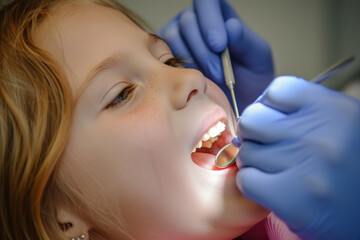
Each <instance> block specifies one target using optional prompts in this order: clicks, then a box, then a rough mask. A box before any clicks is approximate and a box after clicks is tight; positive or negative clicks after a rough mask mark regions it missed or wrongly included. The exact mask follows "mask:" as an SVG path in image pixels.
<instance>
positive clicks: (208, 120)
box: [192, 107, 228, 149]
mask: <svg viewBox="0 0 360 240" xmlns="http://www.w3.org/2000/svg"><path fill="white" fill-rule="evenodd" d="M219 121H221V122H223V123H224V124H225V125H226V127H228V125H227V116H226V113H225V111H224V110H223V109H222V108H220V107H217V108H216V109H215V110H214V111H212V112H210V113H209V114H207V115H206V117H205V118H204V120H203V121H202V122H201V124H200V128H199V129H198V131H197V132H196V135H195V138H194V141H193V143H192V147H193V148H192V149H194V148H195V146H196V144H197V143H198V142H199V141H200V140H201V139H202V137H203V136H204V134H205V133H207V131H208V130H209V129H210V128H211V127H213V126H215V124H217V123H218V122H219Z"/></svg>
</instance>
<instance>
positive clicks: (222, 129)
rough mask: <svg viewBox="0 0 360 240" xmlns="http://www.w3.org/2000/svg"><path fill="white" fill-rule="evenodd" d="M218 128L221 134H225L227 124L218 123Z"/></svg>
mask: <svg viewBox="0 0 360 240" xmlns="http://www.w3.org/2000/svg"><path fill="white" fill-rule="evenodd" d="M216 127H217V128H218V129H219V130H220V132H223V131H224V130H225V124H224V123H222V122H218V123H217V124H216Z"/></svg>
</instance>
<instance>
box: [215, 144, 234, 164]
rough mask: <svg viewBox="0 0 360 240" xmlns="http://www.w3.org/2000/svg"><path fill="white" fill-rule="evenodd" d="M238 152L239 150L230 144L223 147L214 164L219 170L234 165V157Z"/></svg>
mask: <svg viewBox="0 0 360 240" xmlns="http://www.w3.org/2000/svg"><path fill="white" fill-rule="evenodd" d="M238 152H239V149H238V148H237V147H235V146H234V145H233V144H232V143H229V144H227V145H225V146H224V147H223V148H222V149H220V151H219V152H218V153H217V154H216V157H215V164H216V166H217V167H219V168H226V167H229V166H231V165H233V164H234V163H235V160H236V155H237V153H238Z"/></svg>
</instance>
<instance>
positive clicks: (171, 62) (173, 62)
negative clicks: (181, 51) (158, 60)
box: [164, 56, 187, 67]
mask: <svg viewBox="0 0 360 240" xmlns="http://www.w3.org/2000/svg"><path fill="white" fill-rule="evenodd" d="M186 63H187V61H185V60H184V59H183V57H181V56H174V57H172V58H170V59H168V60H166V61H165V62H164V64H165V65H168V66H170V67H183V66H184V65H185V64H186Z"/></svg>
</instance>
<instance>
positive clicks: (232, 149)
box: [215, 48, 354, 168]
mask: <svg viewBox="0 0 360 240" xmlns="http://www.w3.org/2000/svg"><path fill="white" fill-rule="evenodd" d="M353 60H354V57H353V56H349V57H346V58H344V59H342V60H340V61H339V62H337V63H335V64H334V65H332V66H330V67H329V68H328V69H326V70H325V71H323V72H322V73H320V74H319V75H318V76H316V77H315V78H313V79H312V80H310V82H314V83H316V84H320V83H322V82H323V81H324V80H325V79H327V78H329V77H331V76H332V75H334V74H335V73H337V72H338V71H339V70H340V69H342V68H343V67H345V66H346V65H347V64H349V63H350V62H352V61H353ZM221 61H222V64H223V68H224V75H225V80H226V83H227V86H228V87H229V89H230V92H231V96H232V100H233V105H234V108H235V113H236V117H237V119H239V118H240V117H239V113H238V109H237V106H236V100H235V94H234V84H235V80H234V79H235V78H234V76H233V73H232V68H231V62H230V56H229V52H228V49H227V48H226V49H225V51H224V52H223V53H222V54H221ZM229 75H230V76H229ZM261 99H262V97H261V96H260V97H259V98H258V99H256V101H255V102H254V103H256V102H259V101H260V100H261ZM238 152H239V149H238V148H237V147H236V146H234V145H233V144H232V143H229V144H227V145H225V146H224V147H223V148H222V149H220V150H219V152H218V153H217V154H216V157H215V165H216V166H217V167H218V168H226V167H229V166H231V165H232V164H234V163H235V160H236V156H237V154H238Z"/></svg>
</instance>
